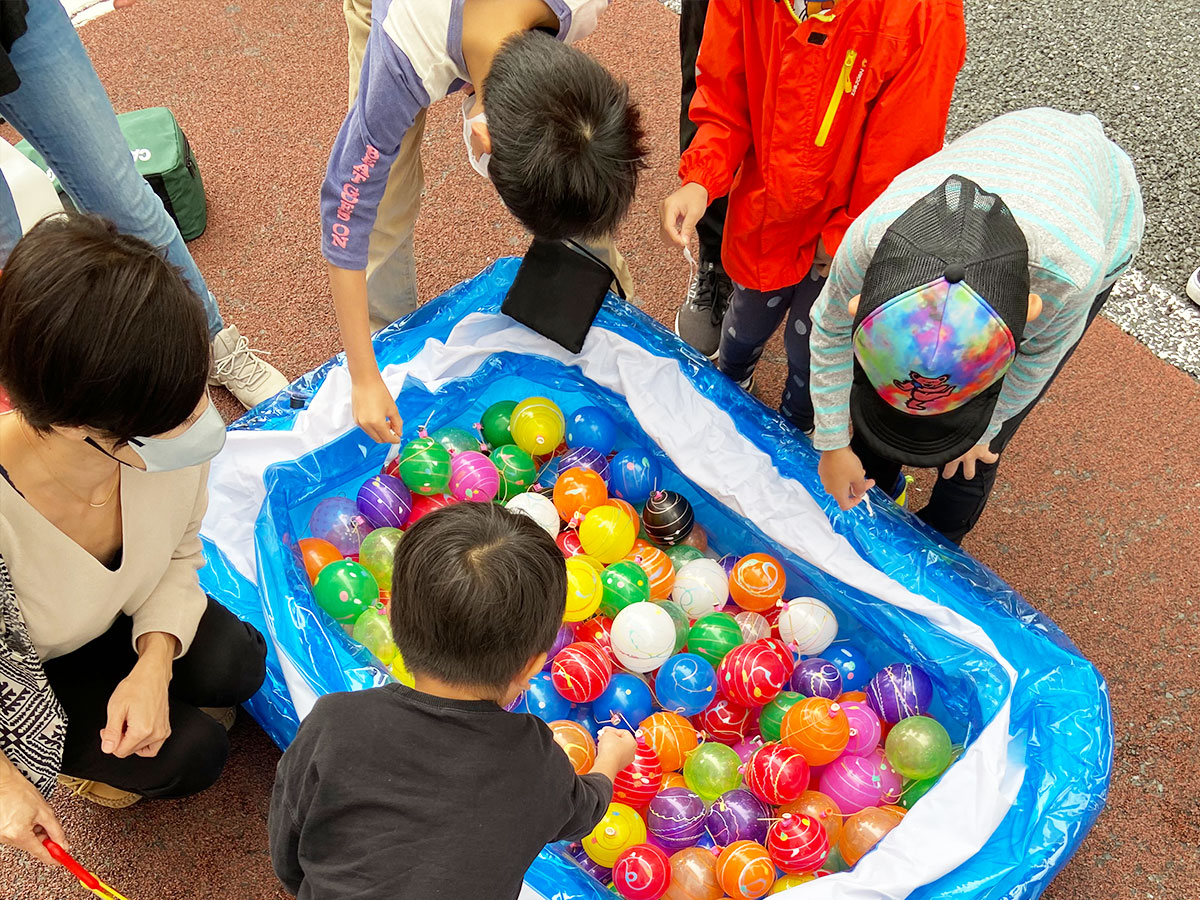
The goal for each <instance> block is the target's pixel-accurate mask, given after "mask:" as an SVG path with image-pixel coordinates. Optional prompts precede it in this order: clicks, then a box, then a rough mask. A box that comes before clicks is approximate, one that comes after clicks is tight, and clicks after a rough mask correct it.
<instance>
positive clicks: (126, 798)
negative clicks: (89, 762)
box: [58, 775, 142, 809]
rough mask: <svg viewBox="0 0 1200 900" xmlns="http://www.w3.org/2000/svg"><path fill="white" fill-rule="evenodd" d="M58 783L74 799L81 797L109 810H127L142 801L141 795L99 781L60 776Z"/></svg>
mask: <svg viewBox="0 0 1200 900" xmlns="http://www.w3.org/2000/svg"><path fill="white" fill-rule="evenodd" d="M58 783H59V784H61V785H62V786H63V787H64V788H66V789H67V790H68V791H70V792H71V796H72V797H81V798H83V799H84V800H88V801H91V802H92V803H95V804H96V805H97V806H105V807H107V808H109V809H125V808H126V807H130V806H133V804H135V803H137V802H138V801H139V800H141V799H142V795H141V794H135V793H133V792H132V791H123V790H121V789H120V788H115V787H112V786H111V785H107V784H102V783H101V782H99V781H87V780H86V779H83V778H76V777H74V776H73V775H59V776H58Z"/></svg>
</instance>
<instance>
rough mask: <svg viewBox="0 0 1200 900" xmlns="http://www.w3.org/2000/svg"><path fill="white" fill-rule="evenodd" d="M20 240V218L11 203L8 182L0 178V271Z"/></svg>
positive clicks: (15, 207) (15, 206) (13, 203)
mask: <svg viewBox="0 0 1200 900" xmlns="http://www.w3.org/2000/svg"><path fill="white" fill-rule="evenodd" d="M20 239H21V218H20V216H19V215H18V214H17V204H16V203H15V202H13V196H12V191H10V190H9V189H8V182H7V181H5V180H4V179H3V178H0V269H3V268H4V266H5V264H6V263H7V262H8V254H10V253H12V250H13V247H15V246H17V241H19V240H20Z"/></svg>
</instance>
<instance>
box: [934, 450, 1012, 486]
mask: <svg viewBox="0 0 1200 900" xmlns="http://www.w3.org/2000/svg"><path fill="white" fill-rule="evenodd" d="M999 459H1000V454H999V453H993V452H992V451H991V449H990V448H989V447H988V445H987V444H976V445H975V446H974V447H972V448H971V449H970V450H968V451H967V452H966V453H964V454H963V455H962V456H960V457H959V458H958V459H952V460H950V462H948V463H946V465H944V466H942V477H943V478H953V477H954V473H955V472H957V471H958V467H959V466H962V472H963V478H965V479H967V481H970V480H971V479H973V478H974V477H975V464H976V463H980V462H984V463H994V462H996V461H997V460H999Z"/></svg>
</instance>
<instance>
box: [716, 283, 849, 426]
mask: <svg viewBox="0 0 1200 900" xmlns="http://www.w3.org/2000/svg"><path fill="white" fill-rule="evenodd" d="M824 285H825V279H824V278H822V277H820V276H819V275H816V274H810V275H809V276H808V277H807V278H805V279H804V280H803V281H801V282H800V283H799V284H793V285H792V286H791V287H785V288H782V289H780V290H777V291H755V290H751V289H750V288H745V287H742V286H741V285H740V284H736V283H735V284H734V286H733V301H732V302H731V303H730V304H729V309H728V310H727V311H726V313H725V321H724V322H723V323H722V325H721V351H720V356H719V358H718V363H717V365H718V367H719V368H720V369H721V371H722V372H724V373H725V374H726V375H728V376H729V377H730V378H732V379H733V380H734V381H745V380H746V379H747V378H749V377H750V375H751V374H752V373H753V372H754V367H755V366H756V365H757V364H758V358H759V357H760V356H762V351H763V347H764V346H766V343H767V341H768V340H769V339H770V337H771V335H772V334H774V333H775V329H776V328H778V327H779V323H780V322H782V321H783V320H784V317H785V316H786V317H787V330H786V331H785V332H784V337H783V343H784V347H785V348H786V350H787V360H788V380H787V384H786V385H784V388H783V397H782V398H781V400H780V403H779V411H780V412H781V413H783V415H784V416H785V417H786V418H787V419H788V420H789V421H791V423H792V424H793V425H795V426H796V427H797V428H799V429H800V430H801V431H810V430H812V427H813V405H812V397H811V396H810V395H809V393H808V377H809V376H808V369H809V351H808V331H809V328H810V327H811V326H812V307H813V303H814V302H815V301H816V299H817V295H818V294H820V293H821V288H822V287H823V286H824Z"/></svg>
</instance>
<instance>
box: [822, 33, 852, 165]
mask: <svg viewBox="0 0 1200 900" xmlns="http://www.w3.org/2000/svg"><path fill="white" fill-rule="evenodd" d="M856 59H858V52H857V51H855V50H847V51H846V60H845V62H843V63H842V71H841V74H839V75H838V80H837V84H836V85H834V88H833V96H832V97H830V98H829V107H828V108H827V109H826V110H825V118H824V119H823V120H821V130H820V131H818V132H817V146H818V147H824V146H825V141H826V140H828V139H829V131H830V129H831V128H833V119H834V117H835V116H836V115H837V111H838V107H839V106H841V104H842V96H843V95H844V94H848V93H850V91H851V90H853V88H854V85H853V83H852V82H851V80H850V73H851V72H852V71H853V70H854V61H855V60H856Z"/></svg>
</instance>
